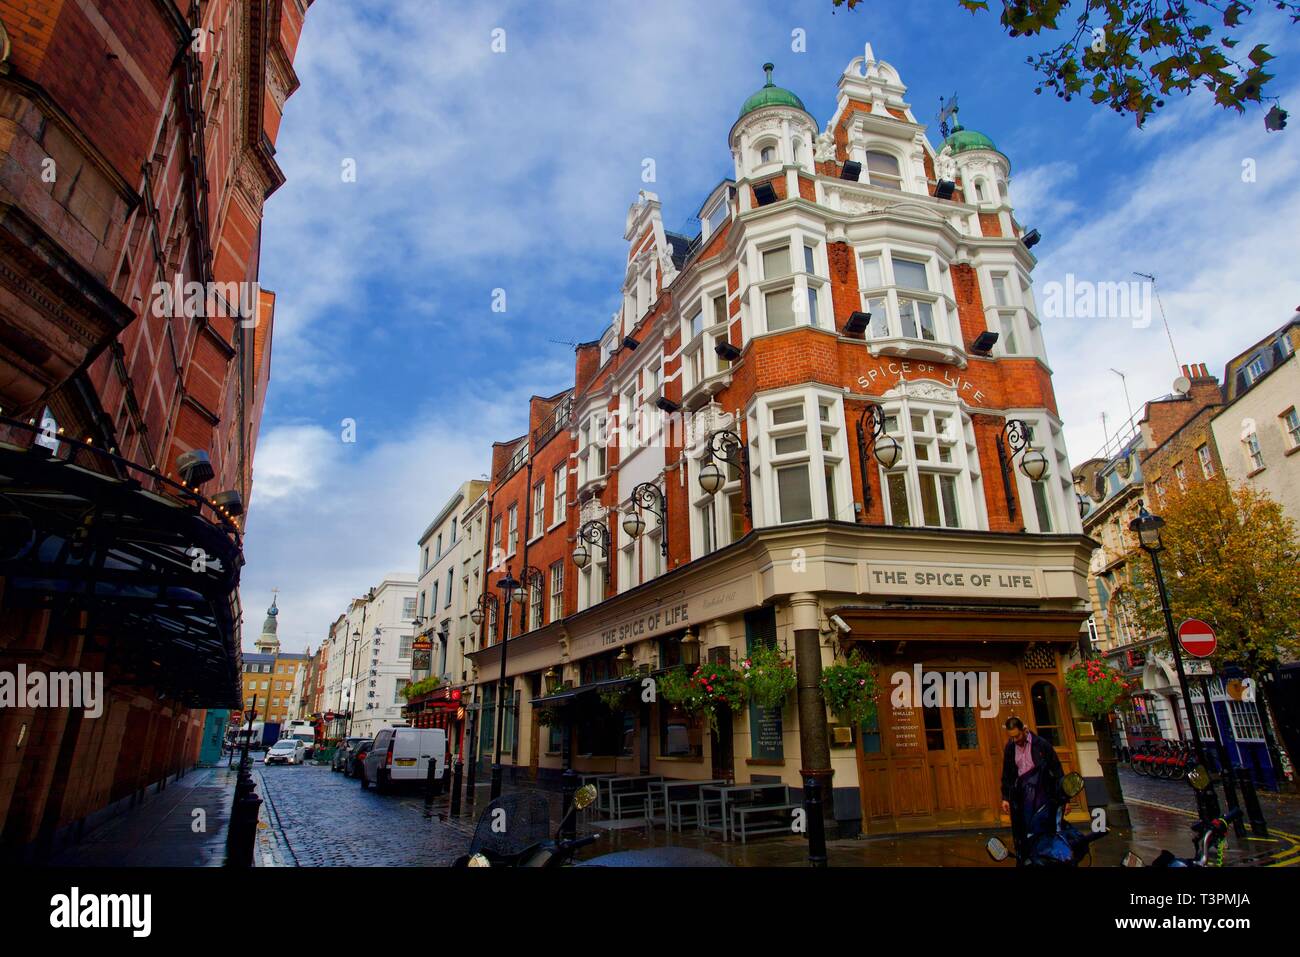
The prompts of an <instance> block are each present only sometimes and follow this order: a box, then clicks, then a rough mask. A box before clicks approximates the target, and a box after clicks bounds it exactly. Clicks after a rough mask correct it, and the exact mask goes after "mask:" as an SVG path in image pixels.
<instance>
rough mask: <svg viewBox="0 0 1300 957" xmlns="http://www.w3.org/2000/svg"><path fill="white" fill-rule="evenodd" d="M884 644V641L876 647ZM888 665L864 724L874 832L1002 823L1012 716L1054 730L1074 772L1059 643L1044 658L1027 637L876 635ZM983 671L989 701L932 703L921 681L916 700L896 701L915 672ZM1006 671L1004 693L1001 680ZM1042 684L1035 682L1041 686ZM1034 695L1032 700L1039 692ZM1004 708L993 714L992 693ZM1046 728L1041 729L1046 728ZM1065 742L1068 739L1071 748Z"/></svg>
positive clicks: (866, 807) (861, 749) (863, 783)
mask: <svg viewBox="0 0 1300 957" xmlns="http://www.w3.org/2000/svg"><path fill="white" fill-rule="evenodd" d="M873 646H875V647H873ZM864 648H865V650H867V651H868V652H869V653H870V654H871V655H872V657H874V659H875V660H876V662H877V664H878V666H879V667H878V680H879V687H880V695H879V698H878V708H877V716H876V720H875V721H873V722H869V723H868V724H866V725H864V726H863V727H862V728H861V729H859V733H858V734H857V735H856V738H857V758H858V781H859V787H860V791H861V800H862V809H863V829H864V830H865V831H866V833H868V834H882V833H897V832H907V831H926V830H941V829H946V828H955V827H986V826H990V825H994V824H999V823H1004V822H1000V821H999V809H998V805H999V803H1000V800H1001V796H1000V785H999V779H1000V775H1001V771H1002V750H1003V747H1004V745H1005V741H1006V734H1005V731H1004V730H1003V727H1002V725H1003V722H1004V721H1005V720H1006V719H1007V718H1008V717H1010V716H1011V715H1016V716H1017V717H1020V718H1021V719H1022V720H1023V721H1024V722H1025V725H1026V727H1029V728H1030V729H1031V730H1034V731H1036V732H1039V733H1042V734H1044V736H1046V737H1047V738H1048V740H1050V741H1051V742H1052V743H1053V745H1054V746H1055V747H1056V749H1057V753H1058V754H1059V755H1060V758H1061V763H1062V765H1063V766H1064V768H1065V769H1066V770H1067V771H1069V770H1071V769H1073V767H1074V765H1075V761H1074V749H1073V735H1072V729H1070V728H1069V727H1068V722H1066V721H1063V720H1062V718H1061V708H1062V706H1063V699H1062V697H1061V695H1060V672H1059V668H1058V667H1057V663H1056V654H1055V652H1054V651H1051V650H1050V649H1047V648H1044V649H1042V650H1043V651H1044V652H1045V653H1044V654H1041V655H1039V656H1038V657H1037V658H1036V659H1034V660H1028V659H1027V657H1026V646H1025V645H1024V644H1018V643H1011V642H1006V643H998V642H991V641H990V642H977V643H975V644H974V645H973V646H972V645H970V644H965V645H963V644H941V643H931V642H925V643H922V642H902V643H899V642H889V643H888V645H886V643H884V642H868V643H865V644H864ZM917 664H920V665H921V666H922V667H921V674H922V676H924V675H925V674H926V673H937V674H939V675H943V676H945V677H946V676H947V675H950V674H951V675H954V676H957V675H960V676H963V680H962V681H959V682H956V684H959V685H963V686H964V685H965V681H966V678H967V677H968V676H971V675H974V677H975V685H974V687H975V689H976V690H977V691H978V690H980V689H981V685H980V680H981V678H982V681H983V685H982V693H983V695H984V703H983V704H982V703H981V702H980V701H979V700H970V699H967V701H966V702H964V703H961V704H960V705H957V704H952V703H950V702H948V701H944V702H942V703H937V704H936V703H934V702H930V703H928V704H927V702H925V701H924V700H923V699H922V697H921V689H920V688H916V689H914V691H915V694H914V696H913V698H912V700H911V704H912V706H911V707H908V706H906V705H904V706H902V707H896V706H895V705H894V703H893V700H891V699H892V698H893V693H894V691H895V688H896V687H899V686H900V685H901V684H902V682H901V679H897V678H896V677H895V676H897V675H906V676H907V680H908V682H909V683H910V684H914V683H915V679H916V674H917V672H916V668H915V666H916V665H917ZM994 674H996V675H997V694H996V696H994V695H993V694H992V692H993V685H992V678H991V676H992V675H994ZM1031 689H1032V690H1031ZM1031 699H1032V700H1031ZM990 700H991V701H992V704H993V707H994V708H995V709H996V711H995V713H993V714H988V713H986V708H985V706H984V705H987V703H988V702H989V701H990ZM1040 729H1041V730H1040ZM1063 745H1064V746H1063Z"/></svg>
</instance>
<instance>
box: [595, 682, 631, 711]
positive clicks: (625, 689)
mask: <svg viewBox="0 0 1300 957" xmlns="http://www.w3.org/2000/svg"><path fill="white" fill-rule="evenodd" d="M631 691H632V686H631V685H620V686H619V687H616V688H602V689H601V690H600V691H597V692H596V696H597V697H598V698H600V703H601V704H603V705H604V706H605V707H606V708H608V709H609V710H610V711H623V710H626V708H627V706H628V698H630V697H631Z"/></svg>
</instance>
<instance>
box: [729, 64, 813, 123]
mask: <svg viewBox="0 0 1300 957" xmlns="http://www.w3.org/2000/svg"><path fill="white" fill-rule="evenodd" d="M774 69H776V67H775V66H773V65H772V64H771V63H764V64H763V71H764V72H765V73H766V74H767V82H766V83H764V84H763V88H762V89H761V90H759V91H758V92H757V93H755V94H754V95H753V96H751V97H750V98H749V99H747V100H746V101H745V103H744V105H743V106H742V107H741V108H740V115H741V116H742V117H743V116H746V115H748V114H750V113H753V112H754V111H755V110H761V109H762V108H763V107H765V106H789V107H793V108H794V109H796V110H803V111H804V112H805V113H806V112H808V110H807V109H806V108H805V107H804V105H803V100H801V99H799V97H797V96H795V95H794V94H793V93H791V92H790V91H789V90H785V89H782V88H781V87H779V86H777V85H776V84H775V83H773V82H772V71H773V70H774Z"/></svg>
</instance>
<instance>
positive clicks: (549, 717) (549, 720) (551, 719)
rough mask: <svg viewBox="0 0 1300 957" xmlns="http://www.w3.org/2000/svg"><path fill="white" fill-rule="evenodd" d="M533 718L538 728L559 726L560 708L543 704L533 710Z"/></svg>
mask: <svg viewBox="0 0 1300 957" xmlns="http://www.w3.org/2000/svg"><path fill="white" fill-rule="evenodd" d="M533 720H534V721H536V722H537V726H538V727H539V728H558V727H559V726H560V709H559V708H548V707H546V706H545V705H542V706H539V707H538V708H536V709H534V710H533Z"/></svg>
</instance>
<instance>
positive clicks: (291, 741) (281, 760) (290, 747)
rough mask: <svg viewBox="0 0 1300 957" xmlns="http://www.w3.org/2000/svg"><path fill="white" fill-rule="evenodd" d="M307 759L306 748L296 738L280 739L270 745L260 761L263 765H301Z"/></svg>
mask: <svg viewBox="0 0 1300 957" xmlns="http://www.w3.org/2000/svg"><path fill="white" fill-rule="evenodd" d="M306 757H307V746H306V745H305V744H303V743H302V742H301V741H299V740H298V739H297V738H281V739H280V740H279V741H277V742H275V744H273V745H271V750H269V751H267V752H266V757H265V758H263V759H262V761H263V763H264V764H302V762H303V761H304V760H306Z"/></svg>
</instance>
